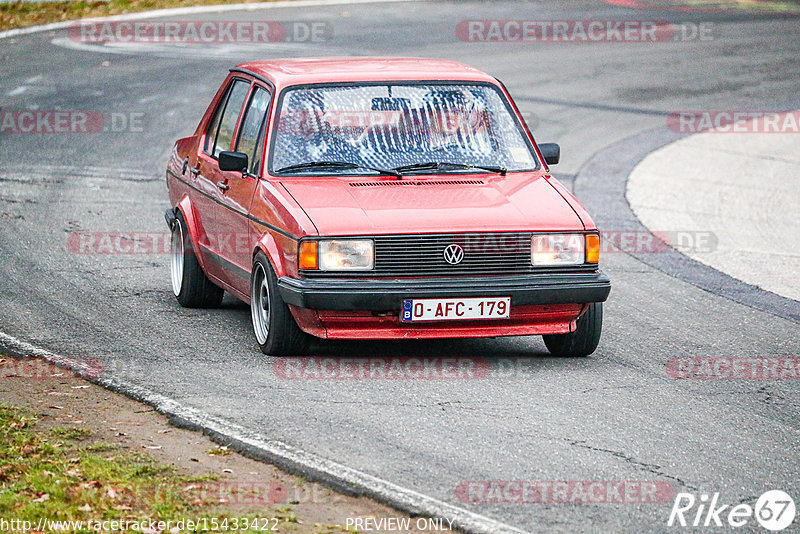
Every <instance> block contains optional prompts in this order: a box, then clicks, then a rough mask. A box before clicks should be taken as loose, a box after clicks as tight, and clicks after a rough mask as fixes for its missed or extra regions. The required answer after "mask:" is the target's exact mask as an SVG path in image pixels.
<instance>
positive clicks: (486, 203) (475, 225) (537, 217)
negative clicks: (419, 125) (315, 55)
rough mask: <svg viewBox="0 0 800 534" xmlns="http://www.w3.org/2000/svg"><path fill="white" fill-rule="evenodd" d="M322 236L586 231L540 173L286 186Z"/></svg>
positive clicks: (332, 181)
mask: <svg viewBox="0 0 800 534" xmlns="http://www.w3.org/2000/svg"><path fill="white" fill-rule="evenodd" d="M282 184H283V187H285V188H286V190H287V191H288V192H289V193H290V194H291V195H292V197H294V199H295V200H296V201H297V203H298V204H299V205H300V206H301V207H302V208H303V210H304V211H305V212H306V214H307V215H308V216H309V218H310V219H311V221H312V222H313V223H314V225H315V226H316V228H317V231H318V232H319V233H320V235H373V234H375V235H379V234H403V233H410V232H413V233H435V232H470V231H515V230H516V231H519V230H528V231H537V230H541V231H547V230H573V231H580V230H583V229H584V225H583V222H582V221H581V219H580V218H579V217H578V215H577V214H576V213H575V211H574V210H573V209H572V207H571V206H570V205H569V204H568V203H567V201H566V200H564V198H563V197H562V196H561V195H560V194H559V193H558V191H556V189H555V188H554V187H553V186H552V185H551V184H550V183H549V182H548V180H547V179H546V178H544V176H543V175H542V174H541V173H513V174H509V175H507V176H505V177H500V176H490V177H487V175H485V174H481V175H448V176H447V177H441V176H439V177H426V178H423V177H406V178H404V179H403V180H401V181H397V180H394V179H393V178H389V179H384V177H380V178H372V177H369V178H362V179H352V178H351V179H342V178H296V179H289V180H283V181H282Z"/></svg>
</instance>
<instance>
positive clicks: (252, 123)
mask: <svg viewBox="0 0 800 534" xmlns="http://www.w3.org/2000/svg"><path fill="white" fill-rule="evenodd" d="M271 98H272V93H270V92H269V91H267V90H265V89H263V88H262V87H256V88H255V91H253V96H252V97H251V98H250V104H249V105H248V107H247V111H246V112H245V116H244V119H243V120H242V125H241V126H240V130H239V135H238V138H237V141H236V151H237V152H243V153H244V154H247V157H248V161H249V162H250V163H249V168H248V171H249V172H250V174H256V173H258V171H259V169H260V168H261V153H262V152H263V150H262V148H263V146H264V123H265V122H266V117H267V110H268V109H269V103H270V101H271Z"/></svg>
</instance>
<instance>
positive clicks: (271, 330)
mask: <svg viewBox="0 0 800 534" xmlns="http://www.w3.org/2000/svg"><path fill="white" fill-rule="evenodd" d="M250 316H251V318H252V320H253V331H254V332H255V334H256V341H258V346H259V347H260V348H261V352H263V353H264V354H269V355H272V356H283V355H286V354H303V353H304V352H305V351H306V349H307V348H308V344H309V336H308V334H306V333H305V332H303V331H302V330H300V328H299V327H298V326H297V323H295V322H294V317H292V313H291V312H290V311H289V307H288V306H287V305H286V303H285V302H284V301H283V299H282V298H281V296H280V293H278V280H277V277H276V276H275V272H274V271H273V270H272V266H271V265H270V263H269V260H267V257H266V256H265V255H264V253H263V252H259V253H258V254H256V258H255V261H254V262H253V272H252V274H251V275H250Z"/></svg>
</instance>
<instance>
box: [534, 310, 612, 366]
mask: <svg viewBox="0 0 800 534" xmlns="http://www.w3.org/2000/svg"><path fill="white" fill-rule="evenodd" d="M602 330H603V303H602V302H593V303H591V304H589V309H588V310H586V312H585V313H584V314H583V315H581V316H580V317H579V318H578V324H577V326H576V328H575V331H574V332H570V333H568V334H549V335H544V336H542V339H543V340H544V344H545V345H546V346H547V350H549V351H550V354H552V355H553V356H588V355H590V354H591V353H593V352H594V350H595V349H596V348H597V344H598V343H599V342H600V332H601V331H602Z"/></svg>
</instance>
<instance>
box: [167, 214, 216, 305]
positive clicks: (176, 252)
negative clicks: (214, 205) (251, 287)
mask: <svg viewBox="0 0 800 534" xmlns="http://www.w3.org/2000/svg"><path fill="white" fill-rule="evenodd" d="M170 274H171V279H172V293H173V294H174V295H175V297H176V298H177V299H178V302H179V303H180V305H181V306H183V307H184V308H213V307H214V306H219V303H220V302H222V294H223V293H224V291H223V290H222V288H220V287H218V286H216V285H214V283H213V282H211V280H209V279H208V277H206V275H205V273H204V272H203V269H201V268H200V263H198V261H197V256H195V253H194V245H193V244H192V238H191V237H190V236H189V231H188V229H187V226H186V221H185V220H184V219H183V214H182V213H181V212H180V211H178V213H177V216H176V217H175V223H174V224H173V225H172V237H171V246H170Z"/></svg>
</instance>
